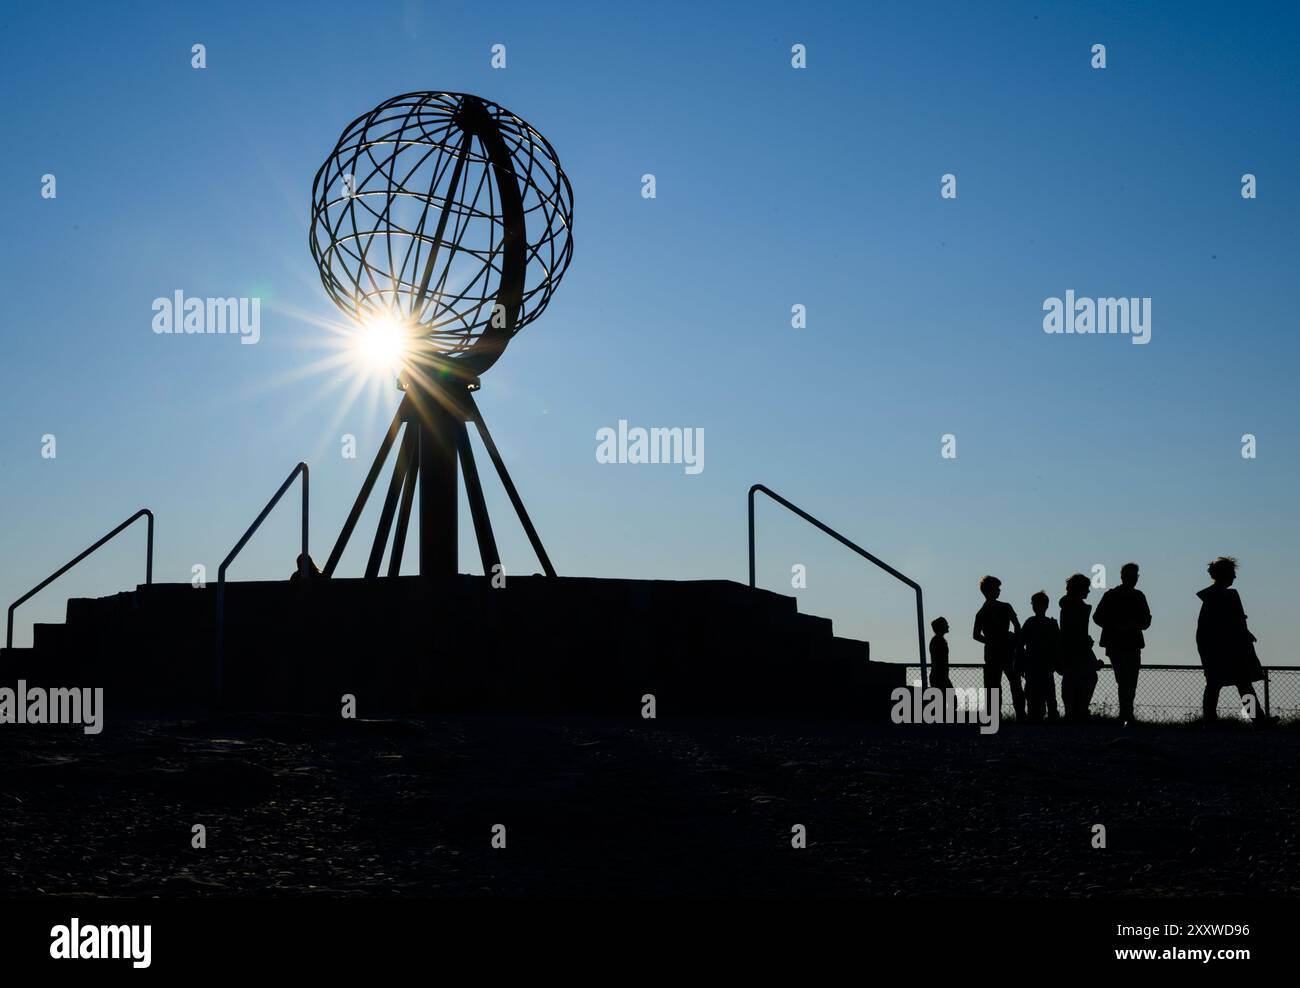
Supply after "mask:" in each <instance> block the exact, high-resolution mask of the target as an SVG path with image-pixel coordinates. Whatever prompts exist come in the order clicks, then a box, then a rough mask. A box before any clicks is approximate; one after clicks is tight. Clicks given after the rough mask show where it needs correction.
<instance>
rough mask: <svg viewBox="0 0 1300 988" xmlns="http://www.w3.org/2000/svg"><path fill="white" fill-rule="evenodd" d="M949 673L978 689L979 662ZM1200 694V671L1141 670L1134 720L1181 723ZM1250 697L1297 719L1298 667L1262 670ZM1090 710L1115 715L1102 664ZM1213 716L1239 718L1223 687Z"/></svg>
mask: <svg viewBox="0 0 1300 988" xmlns="http://www.w3.org/2000/svg"><path fill="white" fill-rule="evenodd" d="M948 668H949V670H951V677H952V685H953V686H954V687H957V688H959V689H970V688H979V687H982V686H983V685H984V664H983V663H981V662H955V663H952V664H951V665H949V666H948ZM1055 679H1056V702H1057V706H1058V707H1059V706H1060V704H1061V677H1060V676H1057V677H1055ZM907 681H908V682H909V683H912V684H914V685H920V682H921V669H920V667H919V666H917V665H909V666H908V675H907ZM1204 691H1205V674H1204V672H1203V671H1202V669H1201V667H1200V666H1198V665H1197V666H1164V665H1160V666H1158V665H1150V666H1148V665H1144V666H1143V667H1142V673H1141V675H1140V676H1139V677H1138V686H1137V697H1136V699H1135V701H1134V704H1133V710H1134V713H1135V714H1136V715H1137V718H1138V719H1139V720H1151V721H1171V722H1178V721H1187V720H1195V719H1198V718H1199V717H1200V716H1201V698H1202V695H1203V694H1204ZM1255 692H1256V694H1257V695H1258V696H1259V699H1260V701H1261V702H1262V703H1263V705H1264V708H1265V710H1266V712H1268V713H1271V714H1273V715H1275V716H1277V717H1280V718H1282V719H1283V720H1292V719H1296V718H1300V666H1266V667H1265V668H1264V681H1263V682H1259V683H1255ZM1001 693H1002V712H1003V714H1004V715H1005V716H1010V715H1011V714H1012V712H1013V711H1012V708H1011V695H1010V692H1009V691H1008V690H1007V688H1006V679H1005V678H1004V679H1003V680H1002V691H1001ZM1091 710H1092V712H1093V713H1094V714H1098V715H1101V716H1110V717H1114V716H1118V714H1119V692H1118V691H1117V689H1116V687H1115V671H1114V670H1113V669H1112V668H1111V667H1110V664H1109V663H1107V665H1106V667H1105V668H1104V669H1098V670H1097V689H1096V692H1094V693H1093V695H1092V707H1091ZM1219 716H1220V717H1241V716H1242V710H1241V700H1240V698H1239V697H1238V696H1237V690H1236V687H1233V686H1225V687H1224V688H1223V689H1222V690H1220V691H1219Z"/></svg>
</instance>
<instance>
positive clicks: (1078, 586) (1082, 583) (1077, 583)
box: [1065, 573, 1092, 600]
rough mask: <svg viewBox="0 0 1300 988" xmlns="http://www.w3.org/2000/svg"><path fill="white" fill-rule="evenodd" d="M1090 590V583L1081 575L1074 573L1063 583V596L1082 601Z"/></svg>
mask: <svg viewBox="0 0 1300 988" xmlns="http://www.w3.org/2000/svg"><path fill="white" fill-rule="evenodd" d="M1091 589H1092V581H1091V580H1089V579H1088V578H1087V577H1086V576H1084V575H1083V574H1082V573H1075V574H1074V575H1073V576H1071V577H1070V578H1069V579H1068V580H1066V581H1065V596H1067V597H1073V598H1074V599H1075V600H1083V599H1084V598H1085V597H1087V596H1088V592H1089V591H1090V590H1091Z"/></svg>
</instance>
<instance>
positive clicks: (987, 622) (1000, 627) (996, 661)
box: [972, 576, 1025, 718]
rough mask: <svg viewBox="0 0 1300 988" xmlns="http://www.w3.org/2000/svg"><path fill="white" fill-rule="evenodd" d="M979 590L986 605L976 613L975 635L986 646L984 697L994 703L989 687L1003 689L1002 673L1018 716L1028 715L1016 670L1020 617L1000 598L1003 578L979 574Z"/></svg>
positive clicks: (988, 701)
mask: <svg viewBox="0 0 1300 988" xmlns="http://www.w3.org/2000/svg"><path fill="white" fill-rule="evenodd" d="M980 593H982V594H983V595H984V606H983V607H981V608H980V609H979V611H978V612H977V613H976V615H975V629H974V631H973V632H972V637H974V639H975V640H976V641H977V642H979V643H980V644H982V645H983V646H984V690H985V694H984V701H985V703H992V702H993V701H992V698H991V696H990V695H989V694H988V690H994V689H1001V687H1002V677H1003V676H1004V675H1005V676H1006V677H1007V682H1008V683H1010V685H1011V705H1012V706H1013V707H1015V711H1016V717H1018V718H1023V717H1024V716H1025V693H1024V690H1023V689H1021V686H1020V675H1019V674H1018V673H1017V672H1016V668H1015V656H1016V635H1018V634H1019V633H1020V620H1019V619H1018V618H1017V617H1016V612H1015V610H1014V609H1013V608H1012V606H1011V605H1010V604H1008V603H1007V602H1006V601H1002V600H998V597H999V595H1000V594H1001V593H1002V581H1001V580H999V579H998V578H997V577H996V576H985V577H981V578H980Z"/></svg>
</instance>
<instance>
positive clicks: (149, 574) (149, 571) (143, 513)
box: [5, 508, 153, 648]
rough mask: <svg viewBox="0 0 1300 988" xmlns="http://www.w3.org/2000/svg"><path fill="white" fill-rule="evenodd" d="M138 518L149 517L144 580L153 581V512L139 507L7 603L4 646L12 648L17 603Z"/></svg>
mask: <svg viewBox="0 0 1300 988" xmlns="http://www.w3.org/2000/svg"><path fill="white" fill-rule="evenodd" d="M139 518H148V519H149V525H148V529H149V534H148V544H147V546H146V547H145V564H144V582H145V583H146V584H151V583H153V512H152V511H150V510H149V509H148V508H141V509H140V510H139V511H137V512H136V513H135V514H133V515H132V516H131V517H130V518H128V519H127V520H126V521H124V522H122V524H120V525H118V526H117V528H115V529H113V530H112V531H111V532H109V533H108V534H107V535H105V536H104V537H103V538H102V539H100V540H99V541H98V542H96V543H95V544H94V545H92V546H91V547H90V548H89V549H87V550H86V551H85V552H83V553H81V554H80V555H79V556H77V557H76V558H75V559H73V560H72V561H71V562H70V563H66V564H65V565H63V566H61V567H60V568H59V569H58V570H56V571H55V572H54V574H53V575H51V576H47V577H46V578H45V579H44V580H42V581H41V582H40V583H38V584H37V585H36V586H34V587H32V589H30V590H28V591H27V592H26V593H25V594H23V595H22V596H21V597H19V598H18V599H17V600H15V601H14V602H13V603H12V604H10V605H9V618H8V621H7V623H6V627H5V648H12V647H13V644H14V641H13V639H14V611H16V610H17V609H18V605H20V604H24V603H26V602H27V601H29V600H31V598H33V597H35V596H36V595H37V594H38V593H40V592H41V591H42V590H44V589H45V588H46V587H48V586H49V585H50V584H51V583H53V582H54V581H55V580H57V579H58V578H59V577H61V576H62V575H63V574H64V573H66V572H67V571H68V570H70V569H72V567H74V566H76V565H77V563H79V562H81V561H82V560H83V559H85V558H86V557H87V556H89V555H90V554H91V553H92V552H94V551H95V550H96V549H98V548H99V547H100V546H102V545H103V544H104V543H105V542H108V541H110V540H112V539H113V538H114V536H116V535H118V534H119V533H120V532H122V531H124V530H125V529H127V528H129V527H130V526H131V525H132V523H134V522H135V521H136V520H137V519H139Z"/></svg>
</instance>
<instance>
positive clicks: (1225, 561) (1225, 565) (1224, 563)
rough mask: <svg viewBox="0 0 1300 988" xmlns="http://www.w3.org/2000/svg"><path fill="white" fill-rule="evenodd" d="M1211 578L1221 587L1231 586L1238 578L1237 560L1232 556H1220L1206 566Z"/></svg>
mask: <svg viewBox="0 0 1300 988" xmlns="http://www.w3.org/2000/svg"><path fill="white" fill-rule="evenodd" d="M1205 569H1206V572H1208V573H1209V574H1210V579H1211V580H1213V581H1214V582H1215V583H1217V584H1218V585H1219V586H1221V587H1230V586H1232V584H1233V581H1234V580H1236V579H1237V560H1235V559H1233V558H1232V557H1231V556H1220V557H1219V558H1218V559H1215V560H1212V561H1211V562H1210V565H1209V566H1207V567H1205Z"/></svg>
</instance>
